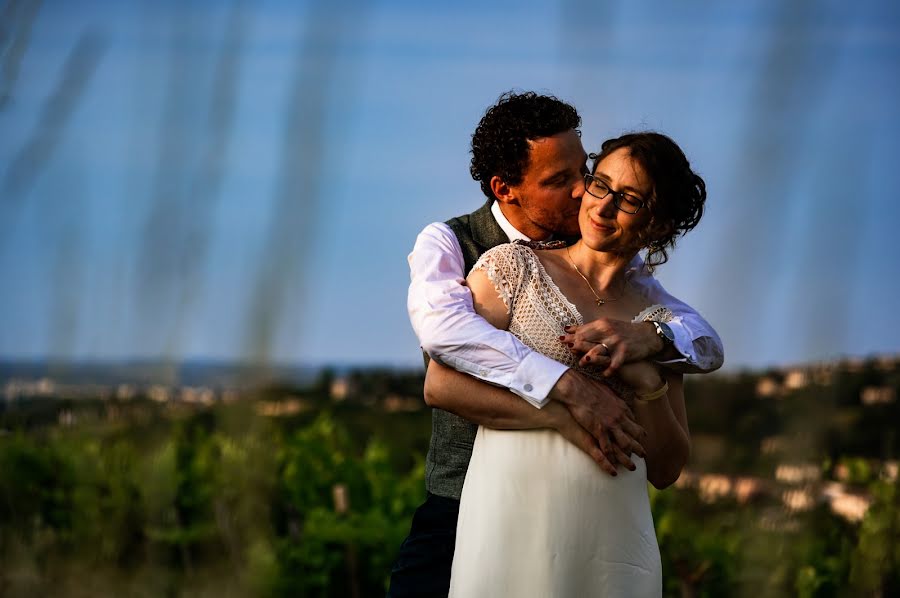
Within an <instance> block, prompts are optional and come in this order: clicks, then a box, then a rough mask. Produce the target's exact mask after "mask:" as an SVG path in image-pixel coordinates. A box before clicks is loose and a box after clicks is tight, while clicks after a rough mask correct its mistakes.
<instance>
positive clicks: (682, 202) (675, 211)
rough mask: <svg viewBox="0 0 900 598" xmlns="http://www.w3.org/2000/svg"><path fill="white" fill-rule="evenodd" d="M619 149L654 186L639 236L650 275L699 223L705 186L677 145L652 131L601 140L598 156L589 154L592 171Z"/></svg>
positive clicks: (704, 200) (647, 199)
mask: <svg viewBox="0 0 900 598" xmlns="http://www.w3.org/2000/svg"><path fill="white" fill-rule="evenodd" d="M622 148H625V149H627V150H628V153H629V154H630V155H631V157H632V158H634V159H635V160H637V162H638V163H639V164H640V165H641V166H642V167H643V169H644V172H646V173H647V176H648V177H649V178H650V181H651V182H652V185H653V187H652V191H651V193H650V197H648V198H645V201H646V206H645V209H647V210H648V211H649V212H650V222H649V224H648V225H647V226H646V227H645V228H644V230H643V231H641V233H640V235H639V240H640V243H641V247H646V248H647V259H646V264H647V267H648V268H649V269H650V271H651V272H652V271H653V269H654V268H655V267H656V266H659V265H661V264H664V263H666V262H667V261H668V260H669V254H668V250H669V249H671V248H674V247H675V240H676V239H677V238H678V237H679V236H681V235H683V234H684V233H686V232H687V231H689V230H691V229H692V228H694V227H695V226H697V223H698V222H700V218H701V217H702V216H703V205H704V203H705V202H706V183H705V182H704V181H703V179H702V178H700V176H699V175H698V174H697V173H695V172H694V171H693V170H691V165H690V163H689V162H688V159H687V158H686V157H685V155H684V152H683V151H681V148H680V147H678V144H676V143H675V142H674V141H672V140H671V139H670V138H669V137H666V136H665V135H662V134H661V133H655V132H652V131H644V132H640V133H629V134H627V135H622V136H621V137H617V138H615V139H607V140H606V141H604V142H603V145H602V146H601V149H600V153H599V154H591V155H590V157H591V158H592V159H593V160H594V165H593V166H592V167H591V172H595V171H596V170H597V165H598V164H600V162H602V161H603V159H604V158H606V157H607V156H608V155H610V154H611V153H613V152H614V151H616V150H619V149H622Z"/></svg>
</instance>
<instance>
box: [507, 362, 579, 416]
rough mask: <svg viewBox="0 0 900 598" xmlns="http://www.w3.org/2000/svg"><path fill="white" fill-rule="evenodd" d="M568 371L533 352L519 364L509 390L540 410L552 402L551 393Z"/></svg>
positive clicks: (565, 367) (563, 366)
mask: <svg viewBox="0 0 900 598" xmlns="http://www.w3.org/2000/svg"><path fill="white" fill-rule="evenodd" d="M568 369H569V368H568V366H565V365H563V364H561V363H560V362H558V361H556V360H554V359H550V358H549V357H547V356H546V355H542V354H541V353H538V352H537V351H533V352H531V353H529V354H528V355H527V356H526V357H525V359H523V360H522V362H521V363H520V364H519V367H518V368H517V369H516V371H515V373H513V375H512V378H511V379H510V380H509V386H508V388H509V390H510V391H512V392H513V393H515V394H517V395H519V396H520V397H522V398H523V399H525V400H526V401H528V402H529V403H531V404H532V405H534V406H535V407H537V408H538V409H540V408H541V407H543V406H544V405H546V404H547V403H548V402H549V401H550V391H551V390H552V389H553V387H554V386H556V383H557V382H558V381H559V379H560V378H561V377H562V375H563V374H565V373H566V370H568Z"/></svg>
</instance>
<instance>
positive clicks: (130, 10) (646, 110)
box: [0, 0, 900, 368]
mask: <svg viewBox="0 0 900 598" xmlns="http://www.w3.org/2000/svg"><path fill="white" fill-rule="evenodd" d="M733 4H735V3H711V2H685V3H678V4H677V5H675V4H673V3H667V2H661V1H660V2H646V3H633V2H625V1H620V2H608V3H603V7H602V8H598V7H597V6H596V3H589V2H576V1H570V2H563V3H557V4H551V3H541V4H537V3H534V4H533V5H529V4H528V3H521V2H516V3H513V2H500V3H490V4H489V5H488V4H486V3H474V2H458V3H454V4H452V5H450V4H445V5H442V6H440V7H438V8H431V7H428V6H423V5H422V3H413V2H349V1H345V2H337V3H334V2H329V3H326V2H317V3H311V2H305V3H304V2H276V1H256V2H254V1H250V0H246V1H243V2H234V3H228V2H221V3H220V2H216V3H214V2H197V3H194V4H193V5H191V6H190V7H185V6H182V3H174V2H144V3H112V2H94V3H91V2H79V3H71V2H59V1H56V2H54V1H47V2H44V3H42V5H41V6H40V8H39V10H38V11H37V13H36V14H35V17H34V19H33V21H32V22H31V23H30V25H29V24H28V23H29V20H28V18H27V15H25V14H24V13H21V11H20V13H17V14H13V18H11V19H9V20H7V21H6V22H7V23H11V25H8V26H7V27H8V29H6V30H5V31H4V32H3V33H2V34H0V52H2V54H0V61H2V63H3V66H4V70H3V76H2V79H0V81H2V88H0V89H2V91H3V93H4V94H5V101H4V102H3V103H2V105H0V210H2V213H0V279H2V280H3V282H4V284H3V289H4V292H3V293H2V294H0V356H2V357H5V358H10V357H13V358H31V357H45V356H55V357H62V358H103V359H106V358H130V357H159V356H162V357H167V358H173V359H179V358H183V357H211V358H224V359H248V358H255V359H273V360H277V361H284V362H300V363H311V364H322V363H353V364H390V365H411V366H414V365H417V364H418V363H419V362H420V361H419V360H420V358H419V354H418V350H417V342H416V339H415V337H414V335H413V334H412V331H411V329H410V327H409V324H408V321H407V319H406V312H405V301H406V285H407V284H408V271H407V267H406V255H407V253H408V252H409V250H410V249H411V247H412V243H413V241H414V239H415V236H416V234H417V233H418V231H419V230H420V229H421V228H422V227H424V226H425V225H426V224H427V223H429V222H432V221H436V220H444V219H447V218H449V217H451V216H454V215H456V214H459V213H463V212H467V211H470V210H472V209H474V208H476V207H478V206H479V205H480V204H481V203H482V200H483V196H481V194H480V191H479V189H478V187H477V185H476V184H475V183H474V182H473V181H472V180H471V178H470V177H469V174H468V143H469V138H470V135H471V132H472V131H473V129H474V127H475V125H476V123H477V122H478V119H479V118H480V116H481V114H482V113H483V111H484V110H485V108H486V107H487V106H489V105H490V104H491V103H493V101H494V100H495V99H496V98H497V96H498V95H499V94H500V93H502V92H503V91H505V90H508V89H511V88H516V89H535V90H539V91H545V92H551V93H554V94H555V95H557V96H559V97H561V98H563V99H565V100H568V101H570V102H572V103H573V104H575V105H576V106H577V107H578V109H579V111H580V112H581V114H582V117H583V121H584V124H583V127H582V130H583V140H584V142H585V146H586V147H587V148H588V150H589V151H590V150H591V149H592V148H596V147H598V146H599V144H600V142H601V141H602V140H603V139H605V138H607V137H610V136H613V135H617V134H619V133H622V132H624V131H628V130H634V129H640V128H653V129H657V130H661V131H663V132H665V133H667V134H669V135H671V136H672V137H673V138H675V139H676V140H677V141H678V142H679V143H680V144H681V146H682V147H683V148H684V149H685V151H686V153H687V154H688V156H689V158H690V159H691V160H692V162H693V164H694V166H695V167H696V169H697V170H698V171H699V172H701V174H702V175H703V176H704V177H705V179H706V181H707V185H708V188H709V200H708V210H707V214H706V215H705V217H704V220H703V221H702V222H701V224H700V226H699V227H698V228H697V229H696V230H695V231H693V232H692V233H690V234H689V235H688V236H687V237H685V238H684V239H683V241H681V242H680V243H679V246H678V248H677V250H676V251H675V252H674V254H673V255H672V258H671V260H670V262H669V263H668V264H666V265H665V266H664V267H662V268H661V269H660V270H659V277H660V279H661V280H662V281H663V283H664V284H665V285H666V286H667V288H668V289H669V290H670V291H671V292H672V293H673V294H675V295H677V296H679V297H680V298H682V299H684V300H686V301H687V302H689V303H691V304H692V305H694V306H695V307H697V308H698V310H699V311H701V313H703V314H704V315H705V316H707V318H708V319H709V320H710V321H711V322H712V323H713V324H714V326H715V327H716V328H717V329H718V330H719V332H720V333H721V335H722V337H723V340H724V341H725V345H726V363H727V365H728V366H729V367H732V368H737V367H743V366H762V365H768V364H783V363H795V362H802V361H809V360H815V359H822V358H831V357H835V356H839V355H866V354H871V353H884V352H887V353H896V352H900V340H898V333H900V326H898V325H897V324H895V323H894V321H893V314H892V311H893V310H894V309H895V307H896V305H898V304H900V276H898V274H900V257H898V252H897V251H896V250H895V249H894V247H893V245H894V234H895V233H894V229H895V227H896V225H897V223H898V222H900V202H898V199H900V198H898V195H900V193H898V191H897V190H898V189H900V169H898V168H897V166H896V164H895V162H896V160H897V158H898V157H900V147H898V145H900V111H898V109H897V106H900V8H898V7H897V6H896V5H895V4H894V3H890V2H887V1H884V2H860V3H855V4H854V5H853V6H849V5H847V4H846V3H840V2H834V1H832V2H815V3H812V2H807V3H803V2H794V3H784V2H777V1H774V0H773V1H768V2H751V3H740V4H741V5H740V6H733ZM26 34H27V35H26ZM17 41H19V42H21V43H20V45H19V46H16V45H15V44H16V42H17ZM17 47H21V48H24V50H23V51H22V53H21V55H20V56H21V59H20V60H18V59H16V56H17V54H16V50H15V48H17ZM9 65H17V67H18V68H17V71H16V74H15V75H14V76H11V75H10V74H9V73H10V72H12V71H11V70H10V68H9ZM66 65H68V67H67V66H66ZM73 65H74V68H73ZM79 65H81V66H82V71H81V72H84V73H85V76H84V77H83V79H81V80H79V79H78V77H73V76H72V75H71V74H70V75H69V77H68V78H66V73H67V72H69V73H72V72H76V73H77V72H79V70H78V66H79ZM67 69H68V70H67ZM23 173H24V174H23Z"/></svg>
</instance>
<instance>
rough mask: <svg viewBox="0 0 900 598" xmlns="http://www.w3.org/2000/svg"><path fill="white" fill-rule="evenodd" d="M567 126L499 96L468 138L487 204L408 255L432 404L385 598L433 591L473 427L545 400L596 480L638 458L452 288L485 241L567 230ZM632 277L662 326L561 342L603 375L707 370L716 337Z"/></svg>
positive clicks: (569, 374) (537, 413) (631, 442)
mask: <svg viewBox="0 0 900 598" xmlns="http://www.w3.org/2000/svg"><path fill="white" fill-rule="evenodd" d="M580 124H581V118H580V117H579V115H578V112H577V111H576V110H575V108H574V107H572V106H570V105H569V104H566V103H565V102H562V101H560V100H558V99H556V98H554V97H552V96H545V95H538V94H535V93H533V92H527V93H521V94H516V93H512V92H510V93H506V94H504V95H502V96H501V97H500V99H499V100H498V102H497V103H496V104H495V105H494V106H492V107H490V108H489V109H488V110H487V112H486V113H485V115H484V117H483V118H482V119H481V121H480V122H479V124H478V127H477V128H476V130H475V133H474V135H473V136H472V162H471V168H470V171H471V174H472V177H473V178H474V179H475V180H477V181H479V182H480V184H481V189H482V191H483V192H484V194H485V195H486V196H487V203H485V205H483V206H482V207H481V208H479V209H478V210H476V211H475V212H472V213H471V214H467V215H465V216H460V217H457V218H453V219H451V220H449V221H447V222H446V223H434V224H430V225H428V226H427V227H426V228H425V229H424V230H423V231H422V232H421V233H420V234H419V236H418V238H417V239H416V244H415V247H414V248H413V251H412V253H411V254H410V256H409V264H410V274H411V284H410V288H409V299H408V309H409V315H410V320H411V322H412V325H413V328H414V329H415V332H416V334H417V335H418V337H419V340H420V342H421V344H422V348H423V350H424V351H425V352H426V354H427V357H428V356H430V357H431V359H432V360H433V361H431V363H429V364H428V376H427V380H426V389H425V400H426V402H427V403H428V404H429V405H431V406H432V407H434V409H433V411H432V436H431V444H430V447H429V450H428V455H427V457H426V465H425V486H426V490H427V498H426V501H425V503H424V504H423V505H421V506H420V507H419V508H418V509H417V510H416V513H415V514H414V516H413V521H412V528H411V530H410V534H409V536H408V537H407V538H406V540H405V541H404V542H403V544H402V546H401V547H400V553H399V556H398V558H397V561H396V563H395V564H394V567H393V570H392V572H391V585H390V589H389V590H388V596H390V597H393V598H399V597H401V596H447V593H448V591H449V586H450V568H451V564H452V561H453V549H454V545H455V539H456V521H457V516H458V514H459V497H460V492H461V490H462V485H463V480H464V479H465V474H466V469H467V467H468V463H469V458H470V457H471V453H472V444H473V442H474V438H475V432H476V430H477V426H478V425H479V424H480V425H485V426H488V427H496V428H507V429H527V428H539V427H548V425H549V422H548V421H547V420H546V418H544V417H543V416H542V412H541V407H543V406H544V405H546V404H547V402H548V401H550V400H556V401H560V402H562V403H563V404H564V405H565V406H566V407H567V408H568V409H569V411H570V412H571V413H572V415H573V417H574V418H575V420H576V421H577V422H578V423H579V424H581V426H582V428H583V430H582V432H583V433H582V434H579V435H577V436H569V435H567V436H566V437H567V439H568V440H570V441H571V442H573V443H574V444H576V446H578V447H579V448H580V449H581V450H583V451H585V452H586V453H588V454H589V455H590V456H591V457H592V458H593V459H594V460H595V461H597V463H598V465H599V466H600V467H602V468H603V469H605V470H606V471H607V472H608V473H610V475H616V467H617V466H619V465H622V466H625V467H628V468H629V469H632V468H633V467H634V465H633V464H632V462H631V459H630V458H629V455H631V454H632V453H636V454H642V453H643V448H642V447H641V445H640V441H641V439H642V437H643V435H644V431H643V430H642V429H641V428H640V426H638V425H637V424H636V423H634V420H633V416H632V414H631V412H630V410H629V409H628V407H627V405H626V404H625V403H624V402H623V401H622V400H621V399H620V398H619V397H618V396H616V395H615V394H614V393H613V392H612V391H611V390H609V388H608V387H607V386H606V385H604V384H602V383H599V382H597V381H595V380H593V379H591V378H588V377H587V376H584V375H583V374H580V373H578V372H576V371H575V370H571V369H569V368H567V367H566V366H564V365H562V364H560V363H558V362H556V361H554V360H552V359H550V358H548V357H546V356H544V355H541V354H540V353H538V352H536V351H534V350H532V349H530V348H529V347H527V346H525V345H523V344H522V343H521V342H520V341H519V340H518V339H516V338H515V337H514V336H512V335H511V334H510V333H509V332H506V331H501V330H498V329H496V328H494V327H493V326H491V325H490V324H489V323H487V321H485V320H484V319H482V318H481V317H480V316H478V315H476V314H475V312H474V309H473V307H472V298H471V295H470V293H469V291H468V288H467V287H466V286H465V284H464V282H465V276H466V273H467V272H468V271H469V270H470V269H471V268H472V266H473V265H474V264H475V262H476V261H477V260H478V257H479V256H480V255H481V254H482V253H484V252H485V251H487V250H488V249H490V248H492V247H494V246H496V245H499V244H501V243H507V242H509V241H511V240H514V239H530V240H535V241H538V240H547V239H550V238H551V237H553V238H563V239H571V238H573V237H576V236H577V235H578V212H579V207H580V201H581V196H582V194H583V193H584V184H583V176H584V174H585V173H586V172H587V168H586V165H585V163H586V159H587V155H586V154H585V151H584V148H583V147H582V145H581V141H580V134H579V132H578V127H579V126H580ZM639 259H640V258H636V260H639ZM638 272H640V274H638V275H636V276H635V278H634V279H633V281H634V283H635V284H638V285H639V286H642V287H643V289H644V290H645V291H646V292H647V294H648V298H649V300H650V301H651V302H653V303H660V304H665V305H666V306H667V307H669V308H670V309H671V310H672V311H673V312H674V313H675V316H676V317H675V319H674V320H673V321H672V322H670V323H669V325H668V326H666V325H664V324H663V325H658V326H655V325H653V324H651V323H637V324H633V323H630V322H623V321H618V320H610V319H607V318H602V319H600V320H597V321H594V322H589V323H587V324H585V325H584V326H581V327H579V328H578V329H573V330H571V331H569V334H568V335H567V337H566V339H565V340H566V341H567V342H571V343H573V344H574V346H575V348H577V349H579V350H582V351H590V353H589V355H590V357H591V363H592V364H594V365H600V366H602V367H605V368H606V369H607V372H608V373H612V372H614V371H615V369H616V368H618V367H619V366H621V365H622V363H624V362H630V361H639V360H643V359H647V358H653V359H656V360H657V361H659V362H660V363H663V364H665V365H666V366H667V367H671V368H673V369H677V370H679V371H683V372H706V371H712V370H714V369H716V368H718V367H719V366H721V364H722V346H721V341H719V338H718V336H717V335H716V333H715V331H714V330H713V329H712V328H711V327H710V326H709V324H707V323H706V322H705V321H704V320H703V318H701V317H700V316H699V315H698V314H697V313H696V312H695V311H693V310H692V309H691V308H690V307H688V306H687V305H685V304H683V303H681V302H679V301H677V300H675V299H674V298H673V297H671V296H670V295H668V294H667V293H666V292H665V290H664V289H663V288H662V287H661V286H660V285H659V283H658V282H657V281H656V280H655V279H653V278H652V277H651V276H649V275H647V274H645V273H643V272H644V271H643V270H642V269H640V268H638ZM427 357H426V361H427ZM438 362H439V363H438ZM438 387H440V388H442V389H444V391H446V389H452V390H453V392H452V395H453V397H454V399H453V400H452V404H443V403H439V402H438V401H437V400H436V398H435V396H434V393H432V392H430V390H429V389H433V388H438ZM507 389H508V390H507ZM441 394H442V395H444V394H447V393H446V392H443V393H441ZM441 406H443V407H445V408H447V409H452V411H453V413H450V412H449V411H447V410H444V409H441V408H439V407H441Z"/></svg>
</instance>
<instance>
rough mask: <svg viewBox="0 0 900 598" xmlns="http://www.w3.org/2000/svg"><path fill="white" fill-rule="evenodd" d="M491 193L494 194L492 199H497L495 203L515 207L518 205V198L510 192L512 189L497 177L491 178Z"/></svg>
mask: <svg viewBox="0 0 900 598" xmlns="http://www.w3.org/2000/svg"><path fill="white" fill-rule="evenodd" d="M491 191H493V192H494V197H496V198H497V201H500V202H503V203H508V204H516V205H518V203H519V198H518V197H517V196H516V194H515V192H514V191H513V190H512V187H510V186H509V185H508V184H507V183H506V181H504V180H503V179H501V178H500V177H498V176H493V177H491Z"/></svg>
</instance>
